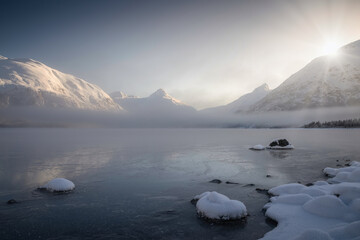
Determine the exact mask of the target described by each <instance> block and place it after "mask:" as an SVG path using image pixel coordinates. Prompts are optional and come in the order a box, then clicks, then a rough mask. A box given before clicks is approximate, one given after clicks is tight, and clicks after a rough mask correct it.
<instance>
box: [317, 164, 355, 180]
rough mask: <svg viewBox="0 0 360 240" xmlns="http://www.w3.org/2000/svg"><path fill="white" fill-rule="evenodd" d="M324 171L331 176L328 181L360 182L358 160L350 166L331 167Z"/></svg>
mask: <svg viewBox="0 0 360 240" xmlns="http://www.w3.org/2000/svg"><path fill="white" fill-rule="evenodd" d="M324 173H325V174H326V175H328V176H330V177H333V178H330V179H329V180H328V182H330V183H340V182H360V164H359V163H358V162H352V163H351V166H350V167H345V168H330V167H327V168H325V169H324Z"/></svg>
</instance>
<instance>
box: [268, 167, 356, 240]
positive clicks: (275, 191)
mask: <svg viewBox="0 0 360 240" xmlns="http://www.w3.org/2000/svg"><path fill="white" fill-rule="evenodd" d="M359 172H360V163H359V162H353V163H352V164H351V166H350V167H345V168H339V169H334V168H325V169H324V173H325V174H327V175H329V176H332V177H333V178H330V179H329V180H328V182H325V181H317V182H315V183H314V185H312V186H305V185H302V184H298V183H290V184H285V185H281V186H278V187H275V188H272V189H270V190H269V193H270V194H272V195H275V196H274V197H272V198H271V199H270V202H269V203H267V204H266V205H265V206H264V209H266V212H265V215H266V216H267V217H270V218H272V219H273V220H275V221H277V222H278V225H277V227H276V228H275V229H274V230H272V231H270V232H268V233H267V234H265V236H264V238H263V239H265V240H268V239H296V240H305V239H318V240H340V239H353V240H355V239H357V240H359V239H360V178H359V176H358V174H359ZM329 183H330V184H329Z"/></svg>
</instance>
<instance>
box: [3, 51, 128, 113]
mask: <svg viewBox="0 0 360 240" xmlns="http://www.w3.org/2000/svg"><path fill="white" fill-rule="evenodd" d="M13 106H37V107H50V108H65V109H84V110H100V111H120V110H121V109H122V108H121V107H120V106H119V105H118V104H116V103H115V102H114V101H113V100H112V99H111V97H110V96H109V95H108V94H106V93H105V92H104V91H103V90H102V89H101V88H99V87H98V86H96V85H94V84H90V83H88V82H86V81H84V80H82V79H80V78H77V77H74V76H73V75H70V74H65V73H62V72H60V71H58V70H55V69H53V68H50V67H48V66H46V65H45V64H43V63H41V62H38V61H35V60H32V59H10V58H5V57H1V58H0V108H5V107H13Z"/></svg>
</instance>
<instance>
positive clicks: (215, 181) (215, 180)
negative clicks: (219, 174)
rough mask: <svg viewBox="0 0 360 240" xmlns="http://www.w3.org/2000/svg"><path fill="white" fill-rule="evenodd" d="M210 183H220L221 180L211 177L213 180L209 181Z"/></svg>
mask: <svg viewBox="0 0 360 240" xmlns="http://www.w3.org/2000/svg"><path fill="white" fill-rule="evenodd" d="M210 183H217V184H220V183H221V180H220V179H213V180H211V181H210Z"/></svg>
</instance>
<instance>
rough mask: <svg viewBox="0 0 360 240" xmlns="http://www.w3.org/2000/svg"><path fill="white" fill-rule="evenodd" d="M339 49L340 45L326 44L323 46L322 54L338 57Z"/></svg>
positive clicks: (334, 43)
mask: <svg viewBox="0 0 360 240" xmlns="http://www.w3.org/2000/svg"><path fill="white" fill-rule="evenodd" d="M339 47H340V46H339V44H337V43H336V42H326V43H325V44H324V45H323V47H322V50H321V52H322V54H323V55H331V56H336V55H337V53H338V49H339Z"/></svg>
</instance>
